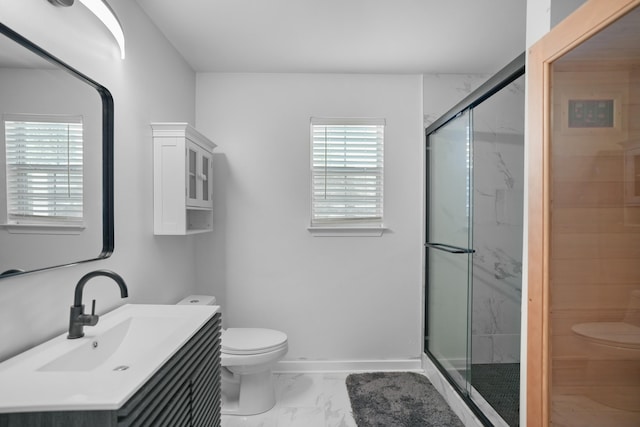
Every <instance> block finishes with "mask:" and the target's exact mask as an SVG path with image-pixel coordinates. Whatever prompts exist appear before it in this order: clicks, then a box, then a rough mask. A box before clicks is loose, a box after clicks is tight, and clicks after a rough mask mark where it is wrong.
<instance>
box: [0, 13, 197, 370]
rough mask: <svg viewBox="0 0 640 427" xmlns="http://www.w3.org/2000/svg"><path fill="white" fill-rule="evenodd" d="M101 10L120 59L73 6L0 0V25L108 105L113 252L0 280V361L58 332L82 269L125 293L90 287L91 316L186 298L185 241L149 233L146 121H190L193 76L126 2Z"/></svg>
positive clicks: (189, 243) (189, 272) (92, 21)
mask: <svg viewBox="0 0 640 427" xmlns="http://www.w3.org/2000/svg"><path fill="white" fill-rule="evenodd" d="M109 3H110V5H111V6H112V7H113V9H114V10H115V12H116V14H117V15H118V17H119V19H120V21H121V22H122V25H123V27H124V33H125V36H126V43H127V46H126V48H127V51H126V59H125V60H121V59H120V57H119V51H118V47H117V44H116V43H115V41H114V40H113V38H112V37H111V35H110V34H109V32H108V31H107V30H106V29H105V28H104V26H103V25H102V24H101V23H100V22H99V21H98V20H97V19H96V18H95V16H93V15H92V14H91V13H90V12H89V11H88V10H87V9H85V8H84V6H83V5H82V4H80V2H75V4H74V6H73V7H71V8H56V7H53V6H52V5H51V4H50V3H48V2H47V1H46V0H21V1H19V2H15V1H8V0H0V16H1V17H2V22H3V23H4V24H5V25H8V26H9V27H11V28H12V29H14V30H16V31H18V32H19V33H21V34H23V35H24V36H26V37H27V38H29V39H31V40H32V41H33V42H35V43H37V44H39V45H41V46H42V47H43V48H44V49H46V50H48V51H49V52H50V53H52V54H53V55H55V56H57V57H58V58H60V59H61V60H63V61H65V62H67V63H68V64H69V65H71V66H73V67H75V68H77V69H79V70H81V71H82V72H84V73H85V74H86V75H88V76H89V77H91V78H93V79H94V80H96V81H98V82H100V83H101V84H103V85H104V86H106V87H107V88H108V89H109V90H110V91H111V93H112V95H113V98H114V103H115V252H114V254H113V255H112V257H111V258H109V259H107V260H103V261H97V262H92V263H88V264H81V265H78V266H73V267H66V268H62V269H57V270H53V271H48V272H41V273H33V274H28V275H24V276H21V277H16V278H7V279H2V280H0V360H3V359H6V358H7V357H9V356H11V355H14V354H16V353H18V352H20V351H22V350H25V349H27V348H29V347H31V346H33V345H36V344H38V343H40V342H42V341H44V340H45V339H47V338H49V337H52V336H55V335H57V334H60V333H62V332H64V331H65V330H66V328H67V327H68V316H69V306H70V305H71V304H72V302H73V289H74V286H75V284H76V283H77V281H78V279H79V278H80V277H81V276H82V275H83V274H84V273H86V272H88V271H91V270H95V269H99V268H108V269H112V270H114V271H116V272H118V273H120V274H121V275H122V276H123V277H124V279H125V280H126V282H127V283H128V285H129V291H130V297H129V298H128V299H127V300H121V299H120V298H119V294H118V291H117V288H116V286H115V284H113V283H109V280H108V279H104V278H96V279H93V280H92V281H91V282H90V283H89V284H88V286H87V287H86V288H85V296H84V300H85V302H87V301H88V302H90V301H91V299H92V298H95V299H97V312H98V313H99V314H101V313H104V312H106V311H108V310H110V309H112V308H114V307H116V306H118V305H120V304H122V303H124V302H137V303H173V302H175V301H177V300H178V299H179V298H181V297H182V296H184V295H185V294H188V293H191V292H193V290H194V289H193V282H194V280H195V272H194V269H195V261H194V242H193V239H192V238H185V237H155V236H154V235H153V212H152V208H153V200H152V197H153V196H152V194H153V191H152V190H153V187H152V185H153V183H152V177H153V175H152V144H151V129H150V127H149V122H151V121H190V122H193V121H194V118H195V101H194V99H195V95H194V93H195V74H194V73H193V71H192V70H191V69H190V68H189V67H188V66H187V65H186V63H185V62H184V61H183V60H182V58H181V57H180V56H179V55H178V54H177V53H176V51H175V50H174V49H173V47H172V46H171V45H170V44H169V43H168V42H167V41H166V39H165V38H164V37H163V36H162V34H161V33H160V32H159V31H158V30H157V29H156V28H155V26H153V25H152V24H151V23H150V21H149V20H148V19H147V17H146V15H144V13H142V11H141V10H140V9H139V7H138V5H137V3H136V2H133V1H130V0H110V1H109ZM5 250H10V249H8V248H2V251H5ZM58 250H60V251H64V250H65V248H64V247H60V248H58Z"/></svg>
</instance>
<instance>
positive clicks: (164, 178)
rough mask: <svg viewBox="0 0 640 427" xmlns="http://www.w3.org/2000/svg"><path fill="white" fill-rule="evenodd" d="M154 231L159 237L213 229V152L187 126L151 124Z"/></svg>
mask: <svg viewBox="0 0 640 427" xmlns="http://www.w3.org/2000/svg"><path fill="white" fill-rule="evenodd" d="M151 128H152V130H153V183H154V185H153V205H154V206H153V207H154V209H153V211H154V218H153V229H154V233H155V234H158V235H167V234H168V235H176V234H194V233H203V232H207V231H211V230H212V229H213V198H212V175H213V150H214V148H215V147H216V145H215V144H214V143H213V142H212V141H210V140H209V139H208V138H207V137H205V136H204V135H202V134H201V133H200V132H198V131H197V130H196V129H194V128H193V127H192V126H190V125H189V124H187V123H152V124H151Z"/></svg>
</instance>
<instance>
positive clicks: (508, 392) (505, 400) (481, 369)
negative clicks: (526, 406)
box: [471, 363, 520, 427]
mask: <svg viewBox="0 0 640 427" xmlns="http://www.w3.org/2000/svg"><path fill="white" fill-rule="evenodd" d="M471 385H472V386H473V388H475V389H476V390H477V391H478V392H479V393H480V394H481V395H482V397H483V398H484V399H485V400H486V401H487V402H488V403H489V404H490V405H491V406H492V407H493V409H495V410H496V412H497V413H498V414H500V416H501V417H502V419H503V420H504V421H505V422H506V423H507V424H509V426H511V427H517V426H519V425H520V364H519V363H490V364H475V365H471Z"/></svg>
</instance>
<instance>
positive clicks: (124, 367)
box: [113, 365, 129, 371]
mask: <svg viewBox="0 0 640 427" xmlns="http://www.w3.org/2000/svg"><path fill="white" fill-rule="evenodd" d="M127 369H129V367H128V366H127V365H120V366H116V367H115V368H113V370H114V371H126V370H127Z"/></svg>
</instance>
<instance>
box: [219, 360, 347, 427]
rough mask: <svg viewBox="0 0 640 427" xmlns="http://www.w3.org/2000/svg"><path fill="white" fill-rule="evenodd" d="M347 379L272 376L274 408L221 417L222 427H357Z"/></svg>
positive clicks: (324, 375)
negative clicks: (255, 413) (249, 413)
mask: <svg viewBox="0 0 640 427" xmlns="http://www.w3.org/2000/svg"><path fill="white" fill-rule="evenodd" d="M347 375H349V373H346V372H345V373H318V374H274V383H275V390H276V406H274V407H273V409H271V410H269V411H267V412H265V413H263V414H259V415H253V416H247V417H245V416H238V415H223V416H222V427H356V423H355V421H354V419H353V416H352V415H351V403H350V402H349V395H348V394H347V387H346V385H345V379H346V378H347Z"/></svg>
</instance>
